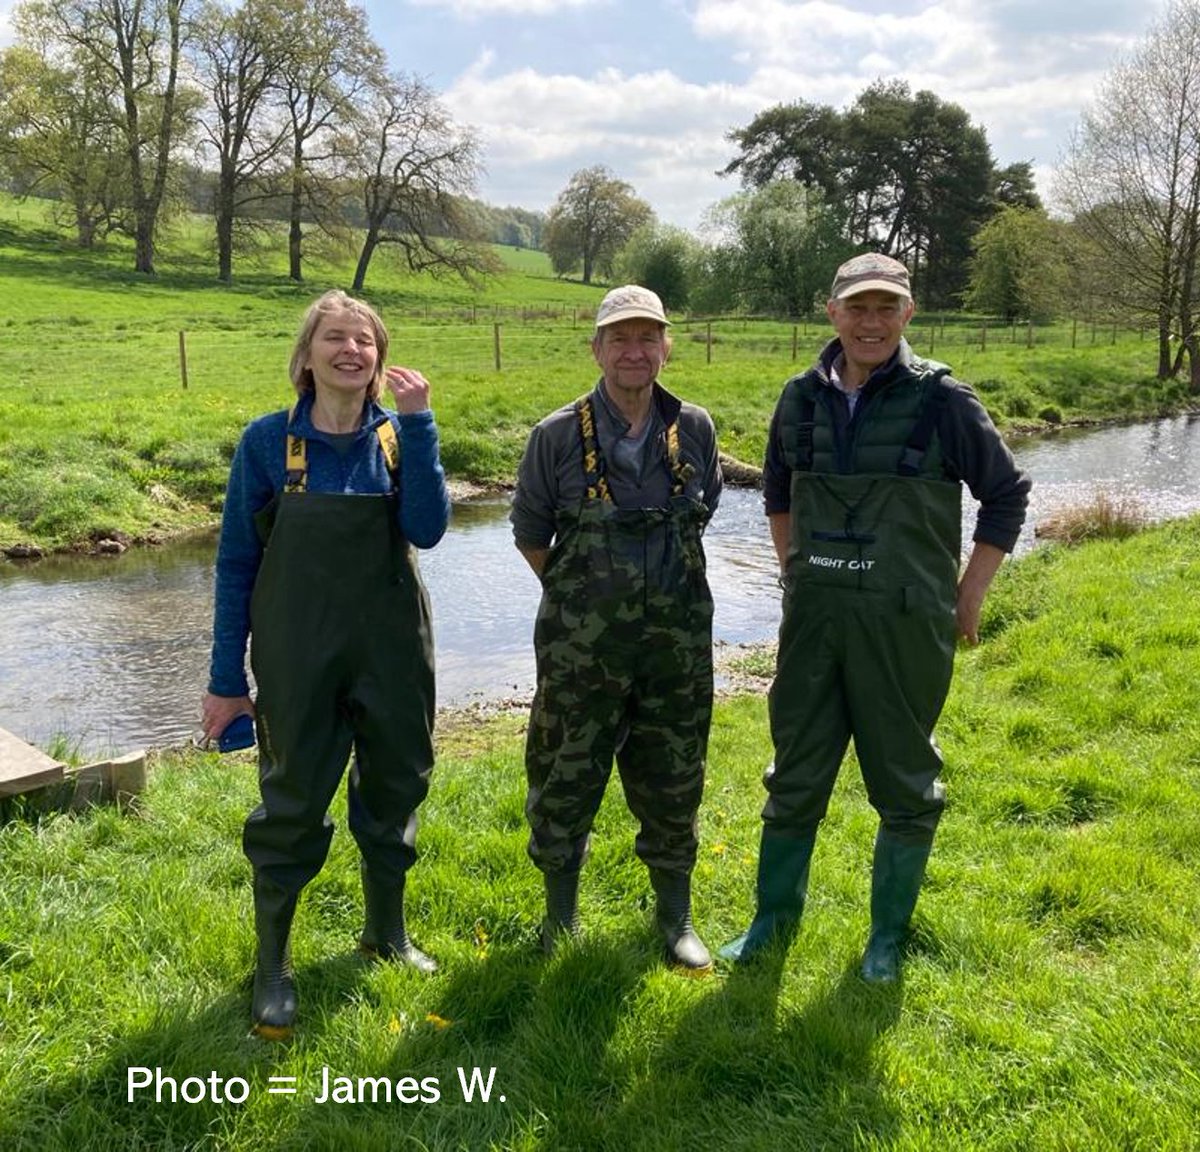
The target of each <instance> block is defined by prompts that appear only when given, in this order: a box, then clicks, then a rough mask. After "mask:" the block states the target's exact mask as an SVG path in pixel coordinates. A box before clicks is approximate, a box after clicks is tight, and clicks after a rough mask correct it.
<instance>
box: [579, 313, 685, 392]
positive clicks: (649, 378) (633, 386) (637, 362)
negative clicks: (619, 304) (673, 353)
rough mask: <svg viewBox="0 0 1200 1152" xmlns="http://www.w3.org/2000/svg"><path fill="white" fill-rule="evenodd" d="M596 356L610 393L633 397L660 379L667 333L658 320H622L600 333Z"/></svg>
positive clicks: (595, 344)
mask: <svg viewBox="0 0 1200 1152" xmlns="http://www.w3.org/2000/svg"><path fill="white" fill-rule="evenodd" d="M592 353H593V354H594V355H595V357H596V363H597V364H599V365H600V371H601V372H603V373H604V383H605V385H606V386H607V388H608V389H609V391H610V393H612V392H619V393H624V394H625V395H627V396H628V395H632V394H634V393H637V392H641V391H644V390H645V389H647V388H649V387H650V386H651V385H652V384H653V383H654V381H655V380H657V379H658V373H659V370H660V369H661V368H662V366H663V364H664V363H665V362H666V359H667V338H666V331H665V329H664V328H663V326H662V325H661V324H659V323H658V322H657V321H654V320H642V319H634V320H618V321H617V323H615V324H609V325H607V326H605V327H604V328H601V329H600V331H599V332H597V333H596V335H595V337H594V338H593V340H592Z"/></svg>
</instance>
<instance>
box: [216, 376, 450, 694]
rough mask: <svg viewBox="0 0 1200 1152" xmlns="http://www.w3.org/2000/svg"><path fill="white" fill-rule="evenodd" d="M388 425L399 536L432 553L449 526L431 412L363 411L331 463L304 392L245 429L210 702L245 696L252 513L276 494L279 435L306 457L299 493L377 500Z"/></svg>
mask: <svg viewBox="0 0 1200 1152" xmlns="http://www.w3.org/2000/svg"><path fill="white" fill-rule="evenodd" d="M384 420H391V421H392V422H393V423H394V424H396V425H397V428H398V431H399V437H400V501H399V521H400V531H401V533H402V534H403V536H404V538H405V539H406V540H408V541H409V542H410V543H412V544H414V545H415V546H416V547H418V548H432V547H433V546H434V545H435V544H436V543H437V542H438V541H439V540H440V539H441V538H442V534H443V533H444V532H445V531H446V525H447V524H448V523H449V520H450V498H449V496H448V495H447V493H446V478H445V475H444V473H443V472H442V465H441V462H440V460H439V459H438V434H437V425H436V424H434V421H433V413H432V412H429V411H425V412H417V413H415V414H413V415H397V413H395V412H389V411H387V410H386V409H384V408H382V407H380V406H379V405H378V404H368V405H367V408H366V411H365V413H364V416H363V423H362V426H361V427H360V428H359V430H358V433H357V436H356V437H355V439H354V441H353V443H352V445H351V447H350V449H349V451H348V452H346V453H345V454H344V455H343V454H340V453H339V452H338V451H337V450H336V449H335V448H334V447H333V446H332V444H331V443H330V441H329V437H327V436H326V435H325V433H323V432H319V431H318V430H317V429H316V428H314V427H313V423H312V393H308V394H307V395H305V396H303V397H301V399H300V400H299V402H298V403H297V404H296V409H295V413H294V415H293V416H292V420H291V423H290V424H289V422H288V412H287V411H286V410H285V411H282V412H272V413H271V414H270V415H268V416H260V417H259V418H258V419H257V420H255V421H253V422H252V423H251V424H249V425H248V426H247V428H246V430H245V432H243V433H242V439H241V441H240V442H239V444H238V447H237V451H236V452H235V453H234V457H233V464H232V466H231V468H230V472H229V487H228V489H227V490H226V494H225V509H224V513H223V515H222V518H221V540H220V544H219V545H218V548H217V579H216V593H215V597H214V601H215V603H214V611H213V649H212V664H211V667H210V671H209V684H208V690H209V691H210V692H212V693H214V694H215V695H217V696H244V695H245V694H246V693H247V692H248V691H249V681H248V680H247V678H246V644H247V641H248V640H249V637H250V594H251V592H253V590H254V581H255V580H256V579H257V577H258V568H259V565H260V564H261V562H262V555H263V548H262V543H261V542H260V540H259V538H258V533H257V531H256V530H255V526H254V514H255V513H256V512H258V511H259V510H260V509H262V508H264V507H266V505H267V504H269V503H270V502H271V500H272V498H273V497H274V496H275V495H277V494H278V493H279V492H282V491H283V486H284V472H285V468H284V462H285V454H286V450H287V434H288V432H291V433H292V434H293V435H295V436H300V437H303V439H304V440H305V442H306V445H307V455H308V490H309V491H310V492H342V493H347V494H354V495H370V494H373V493H378V494H380V495H383V494H386V493H388V492H390V491H391V489H392V480H391V477H390V476H389V474H388V470H387V464H386V463H385V461H384V458H383V451H382V449H381V448H380V446H379V437H378V435H377V434H376V432H375V429H376V428H377V427H378V426H379V425H380V424H381V423H382V422H383V421H384Z"/></svg>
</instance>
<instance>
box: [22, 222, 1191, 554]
mask: <svg viewBox="0 0 1200 1152" xmlns="http://www.w3.org/2000/svg"><path fill="white" fill-rule="evenodd" d="M208 229H209V225H208V224H207V223H205V222H204V221H200V220H197V219H188V220H185V221H183V222H181V223H180V224H179V225H178V226H177V227H176V228H175V230H173V231H168V232H166V233H165V234H164V236H163V237H162V253H161V255H160V258H159V261H158V267H159V272H158V274H157V276H156V277H155V278H153V279H151V280H147V279H146V278H144V277H139V276H138V275H136V274H135V273H133V272H132V271H131V270H130V269H131V264H132V262H131V258H130V253H129V251H128V248H127V247H126V246H125V245H123V244H121V243H118V242H113V243H112V244H111V245H109V246H108V247H107V248H104V249H100V250H97V251H96V252H92V253H83V252H80V251H79V250H78V249H77V248H75V247H74V246H73V244H72V242H71V238H70V236H69V235H67V234H66V233H64V232H62V231H61V230H59V229H56V228H54V227H53V226H52V225H51V224H50V223H49V221H48V217H47V213H46V207H45V205H44V204H40V203H38V202H32V201H30V202H24V203H18V202H14V201H13V200H11V199H6V198H0V298H3V299H4V300H5V301H6V309H5V313H4V315H3V316H0V548H6V547H9V546H11V545H15V544H21V543H26V544H34V545H37V546H39V547H42V548H64V547H73V546H81V545H86V544H87V543H88V542H89V541H92V540H95V539H97V538H99V537H101V536H104V535H114V534H124V535H125V536H127V537H129V538H131V539H134V540H153V539H159V538H163V537H165V536H169V535H170V534H172V533H175V532H178V531H180V530H182V529H186V528H189V527H196V526H200V525H208V524H212V523H213V522H215V520H216V518H217V516H218V515H219V510H220V504H221V499H222V496H223V492H224V485H225V480H226V475H227V471H228V464H229V460H230V457H231V455H232V452H233V449H234V447H235V445H236V443H237V439H238V436H239V435H240V432H241V429H242V428H243V427H244V425H245V424H246V423H247V421H249V420H250V419H252V418H253V417H254V416H257V415H259V414H261V413H263V412H266V411H270V410H272V409H276V408H281V407H284V406H286V405H287V404H288V403H290V401H291V399H292V394H291V390H290V384H289V382H288V380H287V376H286V366H287V361H288V357H289V355H290V352H291V347H292V343H293V340H294V337H295V332H296V329H297V327H298V325H299V321H300V317H301V315H302V313H303V311H304V309H305V307H306V306H307V304H308V303H309V302H310V301H311V300H312V299H313V298H314V297H315V296H316V295H318V294H319V293H320V292H321V291H324V290H325V289H327V288H329V287H337V286H345V285H347V284H348V282H349V280H350V274H351V269H352V267H353V262H352V258H351V257H350V256H349V255H343V256H341V257H340V258H339V259H338V260H329V259H326V260H321V259H313V260H312V261H310V263H309V264H308V265H307V276H308V280H307V282H306V283H305V284H302V285H297V284H293V283H291V282H290V281H288V280H287V278H286V276H285V275H284V272H283V246H282V243H281V242H280V243H278V244H276V245H274V246H267V247H266V248H265V249H264V250H263V252H262V253H261V254H260V256H259V257H258V258H257V259H256V260H254V261H251V260H249V259H247V260H243V261H241V262H239V263H237V264H235V277H236V280H235V283H234V284H233V285H232V286H222V285H219V284H217V283H216V281H215V274H214V261H213V258H212V253H211V251H210V243H211V241H210V235H209V230H208ZM500 254H501V256H502V257H503V259H504V260H505V262H506V264H507V266H508V268H509V271H508V272H507V273H506V274H505V275H504V276H501V277H497V278H496V279H494V280H493V281H491V282H489V283H488V284H487V286H486V287H485V288H484V289H482V290H480V291H477V292H476V291H473V290H472V289H470V288H469V287H467V286H466V285H464V284H462V283H460V282H456V281H438V280H434V279H432V278H431V277H429V276H422V277H414V276H412V275H409V274H406V273H405V272H404V271H403V270H402V269H400V268H398V267H396V266H395V265H394V264H392V263H389V262H388V260H386V259H383V258H380V259H379V260H378V261H377V262H376V263H375V264H373V265H372V268H371V275H370V277H369V279H368V282H367V289H366V291H365V292H364V295H365V296H366V297H367V298H368V299H369V300H370V301H371V302H372V303H373V304H375V305H376V306H377V307H378V308H379V310H380V311H381V312H382V314H383V316H384V318H385V319H386V321H387V323H388V326H389V329H390V331H391V336H392V355H391V357H390V358H391V359H392V360H393V361H394V362H398V363H408V364H410V365H413V366H415V367H419V368H421V369H422V370H423V371H425V372H426V374H427V375H428V376H429V377H430V379H431V381H432V382H433V403H434V409H435V412H436V414H437V418H438V424H439V428H440V430H441V435H442V447H443V461H444V463H445V465H446V469H447V471H448V473H449V474H450V476H451V477H452V479H455V480H459V481H464V482H472V483H476V484H483V485H491V486H503V485H506V484H509V483H511V481H512V479H513V476H514V474H515V470H516V465H517V461H518V460H519V458H520V453H521V449H522V446H523V444H524V440H525V437H526V434H527V432H528V430H529V428H530V426H531V425H532V424H533V423H534V422H535V421H536V420H537V419H538V418H539V417H540V416H542V415H543V414H544V413H545V412H546V411H548V410H549V409H550V408H552V407H554V406H557V405H558V404H561V403H564V402H566V401H567V400H569V399H571V398H573V397H574V396H576V395H578V394H579V393H581V392H583V391H585V390H586V389H587V388H588V387H590V385H591V383H592V382H593V379H594V365H593V363H592V360H591V354H590V350H589V348H588V340H589V337H590V332H591V327H590V320H591V314H592V310H593V309H594V308H595V305H596V304H597V303H598V302H599V299H600V297H601V295H602V294H603V292H604V286H584V285H581V284H577V283H573V282H569V281H564V280H560V279H556V278H555V277H553V276H552V275H551V274H550V270H549V264H548V261H547V260H546V258H545V256H544V254H542V253H535V252H529V251H516V250H511V249H510V250H501V252H500ZM675 319H676V323H675V327H674V335H675V347H674V352H673V355H672V360H671V363H670V364H669V366H668V368H667V370H666V373H665V377H664V381H665V383H667V384H668V386H670V387H672V388H674V389H675V390H677V391H678V392H679V393H680V394H682V395H683V396H684V397H686V398H687V399H690V400H693V401H695V402H697V403H700V404H703V405H705V406H706V407H707V408H708V409H709V410H710V411H711V412H712V414H713V417H714V419H715V421H716V425H717V431H718V435H719V437H720V442H721V447H722V449H723V450H724V451H725V452H727V453H729V454H730V455H732V456H734V457H736V458H738V459H741V460H746V461H749V462H752V463H758V462H759V461H761V458H762V451H763V447H764V444H765V440H766V429H767V423H768V420H769V417H770V412H771V409H772V407H773V405H774V403H775V400H776V398H777V396H778V393H779V389H780V386H781V385H782V383H783V381H784V380H785V379H786V378H787V377H788V376H789V375H791V374H792V373H794V372H796V371H798V370H799V369H801V368H803V367H806V366H807V364H808V363H810V362H811V360H812V358H813V356H814V355H815V353H816V351H817V350H818V349H819V347H820V346H821V344H822V343H823V342H824V340H825V339H826V338H827V336H828V330H827V326H826V325H825V324H824V323H823V322H810V323H806V324H801V325H793V324H790V323H784V322H778V321H770V320H762V319H750V318H746V319H722V320H718V321H715V322H713V323H712V324H711V326H710V325H709V324H708V323H706V322H705V320H703V319H700V318H690V317H686V316H679V317H676V318H675ZM910 334H911V338H912V341H913V343H914V345H915V346H916V348H917V349H918V351H920V352H922V353H928V352H929V351H930V348H932V350H933V355H934V356H935V357H936V358H940V359H944V360H946V361H947V362H949V363H951V364H952V365H953V366H954V367H955V368H956V370H957V372H958V374H959V375H960V376H961V377H962V378H963V379H965V380H967V381H969V382H972V383H974V384H975V385H976V386H977V387H978V388H979V391H980V394H981V395H982V397H983V399H984V401H985V402H986V403H987V405H988V407H989V409H990V410H991V411H992V413H993V416H994V417H995V419H996V420H997V422H998V423H999V424H1001V425H1002V426H1005V427H1008V428H1017V427H1020V428H1029V427H1039V426H1051V425H1056V424H1060V423H1064V422H1074V421H1088V420H1097V419H1112V418H1125V417H1137V416H1146V415H1151V414H1157V413H1161V412H1166V411H1174V410H1178V409H1179V408H1181V407H1183V406H1184V405H1186V404H1187V402H1188V400H1189V398H1188V397H1187V396H1186V394H1185V393H1184V390H1183V386H1182V385H1176V384H1168V385H1162V384H1159V383H1158V382H1156V381H1155V380H1154V379H1153V368H1154V350H1153V345H1152V341H1150V340H1149V339H1148V338H1147V337H1146V334H1145V333H1137V332H1118V333H1115V334H1114V333H1110V332H1109V331H1107V330H1104V331H1101V332H1099V333H1096V332H1095V331H1094V330H1092V329H1090V328H1089V327H1087V326H1086V325H1085V326H1084V327H1083V329H1082V330H1081V331H1080V332H1078V333H1077V342H1078V347H1077V348H1075V349H1072V348H1071V347H1070V338H1071V326H1070V325H1060V326H1058V327H1057V328H1054V329H1048V330H1041V331H1039V332H1038V333H1037V334H1036V337H1037V341H1038V342H1037V343H1036V344H1035V345H1034V347H1033V348H1029V347H1026V332H1025V331H1024V330H1023V329H1013V330H1006V329H993V330H992V331H991V332H990V333H989V335H988V337H987V347H986V351H983V350H981V343H982V340H983V334H982V330H981V325H980V323H979V322H977V321H976V320H974V319H970V318H963V317H941V316H937V317H921V316H919V315H918V318H917V320H916V321H915V322H914V325H913V327H912V328H911V329H910ZM1114 335H1115V337H1116V342H1115V343H1113V337H1114ZM1093 341H1094V342H1093ZM497 349H499V353H498V354H499V363H500V367H499V369H497V367H496V363H497ZM185 361H186V387H185V386H184V362H185Z"/></svg>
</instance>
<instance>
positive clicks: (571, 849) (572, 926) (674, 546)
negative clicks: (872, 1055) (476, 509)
mask: <svg viewBox="0 0 1200 1152" xmlns="http://www.w3.org/2000/svg"><path fill="white" fill-rule="evenodd" d="M668 323H669V322H668V320H667V318H666V315H665V314H664V312H663V306H662V302H661V301H660V300H659V298H658V296H656V295H655V294H654V293H653V292H651V291H650V290H649V289H646V288H642V287H640V286H638V285H636V284H628V285H625V286H623V287H620V288H614V289H613V290H612V291H611V292H609V293H608V295H607V296H605V297H604V299H603V301H602V302H601V304H600V307H599V309H598V310H597V312H596V331H595V335H594V337H593V339H592V353H593V355H594V356H595V359H596V363H597V364H598V365H599V367H600V372H601V376H600V380H599V381H598V382H597V384H596V386H595V387H594V388H593V389H592V391H591V392H589V393H587V394H586V395H584V396H582V397H580V398H579V399H578V400H576V401H575V402H573V403H571V404H568V405H566V406H565V407H563V408H560V409H559V410H558V411H556V412H553V413H551V414H550V415H549V416H547V417H546V418H545V419H544V420H542V421H541V422H540V423H539V424H538V425H537V426H536V427H535V428H534V429H533V431H532V433H531V434H530V437H529V442H528V444H527V446H526V448H525V455H524V457H523V459H522V461H521V466H520V470H519V472H518V474H517V489H516V494H515V496H514V499H513V508H512V516H511V519H512V524H513V535H514V537H515V540H516V545H517V548H518V549H519V550H520V551H521V554H522V555H523V556H524V557H525V559H526V560H527V561H528V562H529V566H530V567H531V568H532V569H533V571H534V572H535V573H536V574H537V575H538V577H539V579H540V580H541V582H542V601H541V605H540V607H539V609H538V616H537V624H536V627H535V630H534V647H535V649H536V653H537V692H536V694H535V696H534V701H533V708H532V712H531V714H530V719H529V734H528V738H527V742H526V751H525V768H526V775H527V777H528V782H529V793H528V799H527V802H526V805H525V809H526V815H527V816H528V819H529V825H530V837H529V855H530V857H531V858H532V860H533V862H534V863H535V864H536V865H537V867H538V868H539V869H541V871H542V873H543V875H544V878H545V885H546V918H545V920H544V921H543V924H542V942H543V946H544V947H545V948H546V949H547V951H549V950H551V949H552V948H553V946H554V943H555V941H556V940H557V939H558V938H559V937H561V936H562V935H564V934H567V935H572V936H573V935H576V934H577V933H578V932H579V903H578V895H579V872H580V869H581V868H582V866H583V863H584V860H585V859H586V857H587V854H588V847H589V840H590V833H591V828H592V822H593V820H594V819H595V816H596V812H597V810H598V808H599V807H600V801H601V799H602V797H603V795H604V789H605V786H606V785H607V783H608V779H609V776H610V774H611V772H612V762H613V758H614V756H615V758H616V761H617V768H618V771H619V772H620V775H621V783H622V785H623V787H624V789H625V799H626V801H627V803H628V804H629V808H630V810H631V811H632V812H633V814H634V816H635V817H636V818H637V820H638V821H639V823H640V829H639V831H638V835H637V839H636V842H635V850H636V852H637V854H638V856H639V857H640V858H641V860H642V861H643V863H645V864H646V865H647V867H648V868H649V870H650V880H651V884H652V886H653V888H654V892H655V896H656V898H657V903H656V922H657V925H658V929H659V931H660V932H661V934H662V936H663V938H664V941H665V945H666V953H667V959H668V961H669V962H670V963H671V964H672V965H673V966H674V967H676V968H679V969H681V970H683V971H685V972H688V973H704V972H707V971H708V970H709V969H710V968H711V967H712V960H711V957H710V956H709V953H708V949H707V948H706V947H705V946H704V944H703V942H702V941H701V940H700V938H699V936H698V935H697V934H696V932H695V930H694V929H693V927H692V922H691V874H692V869H693V867H694V865H695V862H696V847H697V831H696V813H697V810H698V808H699V805H700V797H701V793H702V792H703V789H704V766H705V757H706V755H707V748H708V730H709V721H710V718H711V713H712V691H713V673H712V597H711V595H710V594H709V590H708V583H707V581H706V579H705V575H704V553H703V550H702V545H701V533H702V532H703V530H704V526H705V525H706V524H707V523H708V520H709V517H711V516H712V514H713V511H714V510H715V509H716V506H717V501H718V500H719V499H720V496H721V470H720V466H719V465H718V462H717V446H716V435H715V432H714V430H713V423H712V420H711V418H710V417H709V415H708V413H707V412H705V411H704V409H703V408H698V407H696V406H695V405H692V404H686V403H684V402H682V401H681V400H679V399H677V398H676V397H674V396H672V395H671V393H669V392H668V391H667V390H666V389H665V388H663V387H662V385H661V384H660V383H659V382H658V374H659V372H660V370H661V369H662V367H663V365H664V364H665V363H666V360H667V356H668V354H669V352H670V348H671V340H670V336H669V335H668V334H667V326H668Z"/></svg>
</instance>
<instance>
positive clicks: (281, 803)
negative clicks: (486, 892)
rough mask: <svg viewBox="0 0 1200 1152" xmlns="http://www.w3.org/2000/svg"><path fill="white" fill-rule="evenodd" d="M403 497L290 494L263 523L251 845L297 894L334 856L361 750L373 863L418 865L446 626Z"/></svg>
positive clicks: (357, 823)
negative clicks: (407, 534) (424, 575)
mask: <svg viewBox="0 0 1200 1152" xmlns="http://www.w3.org/2000/svg"><path fill="white" fill-rule="evenodd" d="M396 499H397V497H396V496H395V495H394V494H393V495H391V496H367V495H363V496H354V495H340V494H333V493H315V492H297V491H290V492H284V493H282V494H281V495H280V496H279V497H278V500H277V503H276V504H275V505H274V506H273V507H272V509H271V511H272V512H273V517H270V516H268V517H264V518H263V521H264V523H263V526H262V527H263V533H264V536H267V534H268V533H269V538H268V539H267V544H266V550H265V552H264V555H263V560H262V565H261V568H260V570H259V573H258V578H257V581H256V583H255V586H254V593H253V597H252V601H251V609H250V618H251V635H252V642H251V666H252V668H253V670H254V678H255V680H256V682H257V684H258V698H257V703H256V707H257V713H258V730H259V748H260V756H259V781H260V786H261V791H262V803H261V804H260V805H259V806H258V807H257V808H256V809H255V810H254V812H253V813H251V815H250V817H249V819H248V820H247V822H246V827H245V831H244V834H243V843H244V847H245V851H246V855H247V856H248V857H249V859H250V861H251V863H252V864H253V865H254V867H255V870H256V872H262V873H265V874H266V875H268V876H269V877H270V878H271V879H272V880H273V881H274V883H276V884H278V885H280V886H281V887H283V888H285V889H287V890H288V891H291V892H298V891H299V890H300V889H301V888H302V887H303V886H304V885H305V884H306V883H308V881H309V880H311V879H312V877H313V876H315V875H316V873H317V872H318V871H319V870H320V868H321V865H322V863H323V862H324V860H325V856H326V854H327V852H328V848H329V841H330V837H331V836H332V832H333V826H332V823H331V822H330V820H329V817H328V808H329V804H330V801H331V800H332V798H333V796H334V793H335V792H336V790H337V787H338V784H339V782H340V780H341V777H342V774H343V772H344V771H345V768H346V762H347V759H348V757H349V755H350V752H351V750H352V749H353V751H354V754H355V763H354V766H353V768H352V770H351V773H350V780H349V787H348V797H349V824H350V829H351V832H352V833H353V835H354V837H355V839H356V841H357V842H358V845H359V848H360V850H361V852H362V856H363V860H364V862H365V863H366V864H367V865H368V866H369V867H370V868H371V869H372V870H373V871H374V872H376V873H377V874H379V875H382V876H386V877H390V878H393V879H396V880H399V879H402V878H403V875H404V873H405V871H406V870H407V869H408V867H409V866H410V865H411V864H412V862H413V860H414V859H415V855H416V853H415V848H414V841H415V836H416V809H417V807H418V806H419V805H420V803H421V801H422V800H423V799H424V798H425V795H426V792H427V791H428V787H429V775H430V772H431V770H432V767H433V741H432V731H433V718H434V705H435V701H434V667H433V632H432V627H431V623H430V612H429V599H428V596H427V594H426V591H425V588H424V585H423V584H422V582H421V578H420V575H419V573H418V570H417V566H416V562H415V560H414V558H413V556H412V552H411V548H410V546H409V544H408V543H407V542H406V541H405V540H404V539H403V537H402V536H401V534H400V530H399V526H398V524H397V521H396ZM270 519H273V523H270V524H269V525H268V523H267V521H268V520H270Z"/></svg>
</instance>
